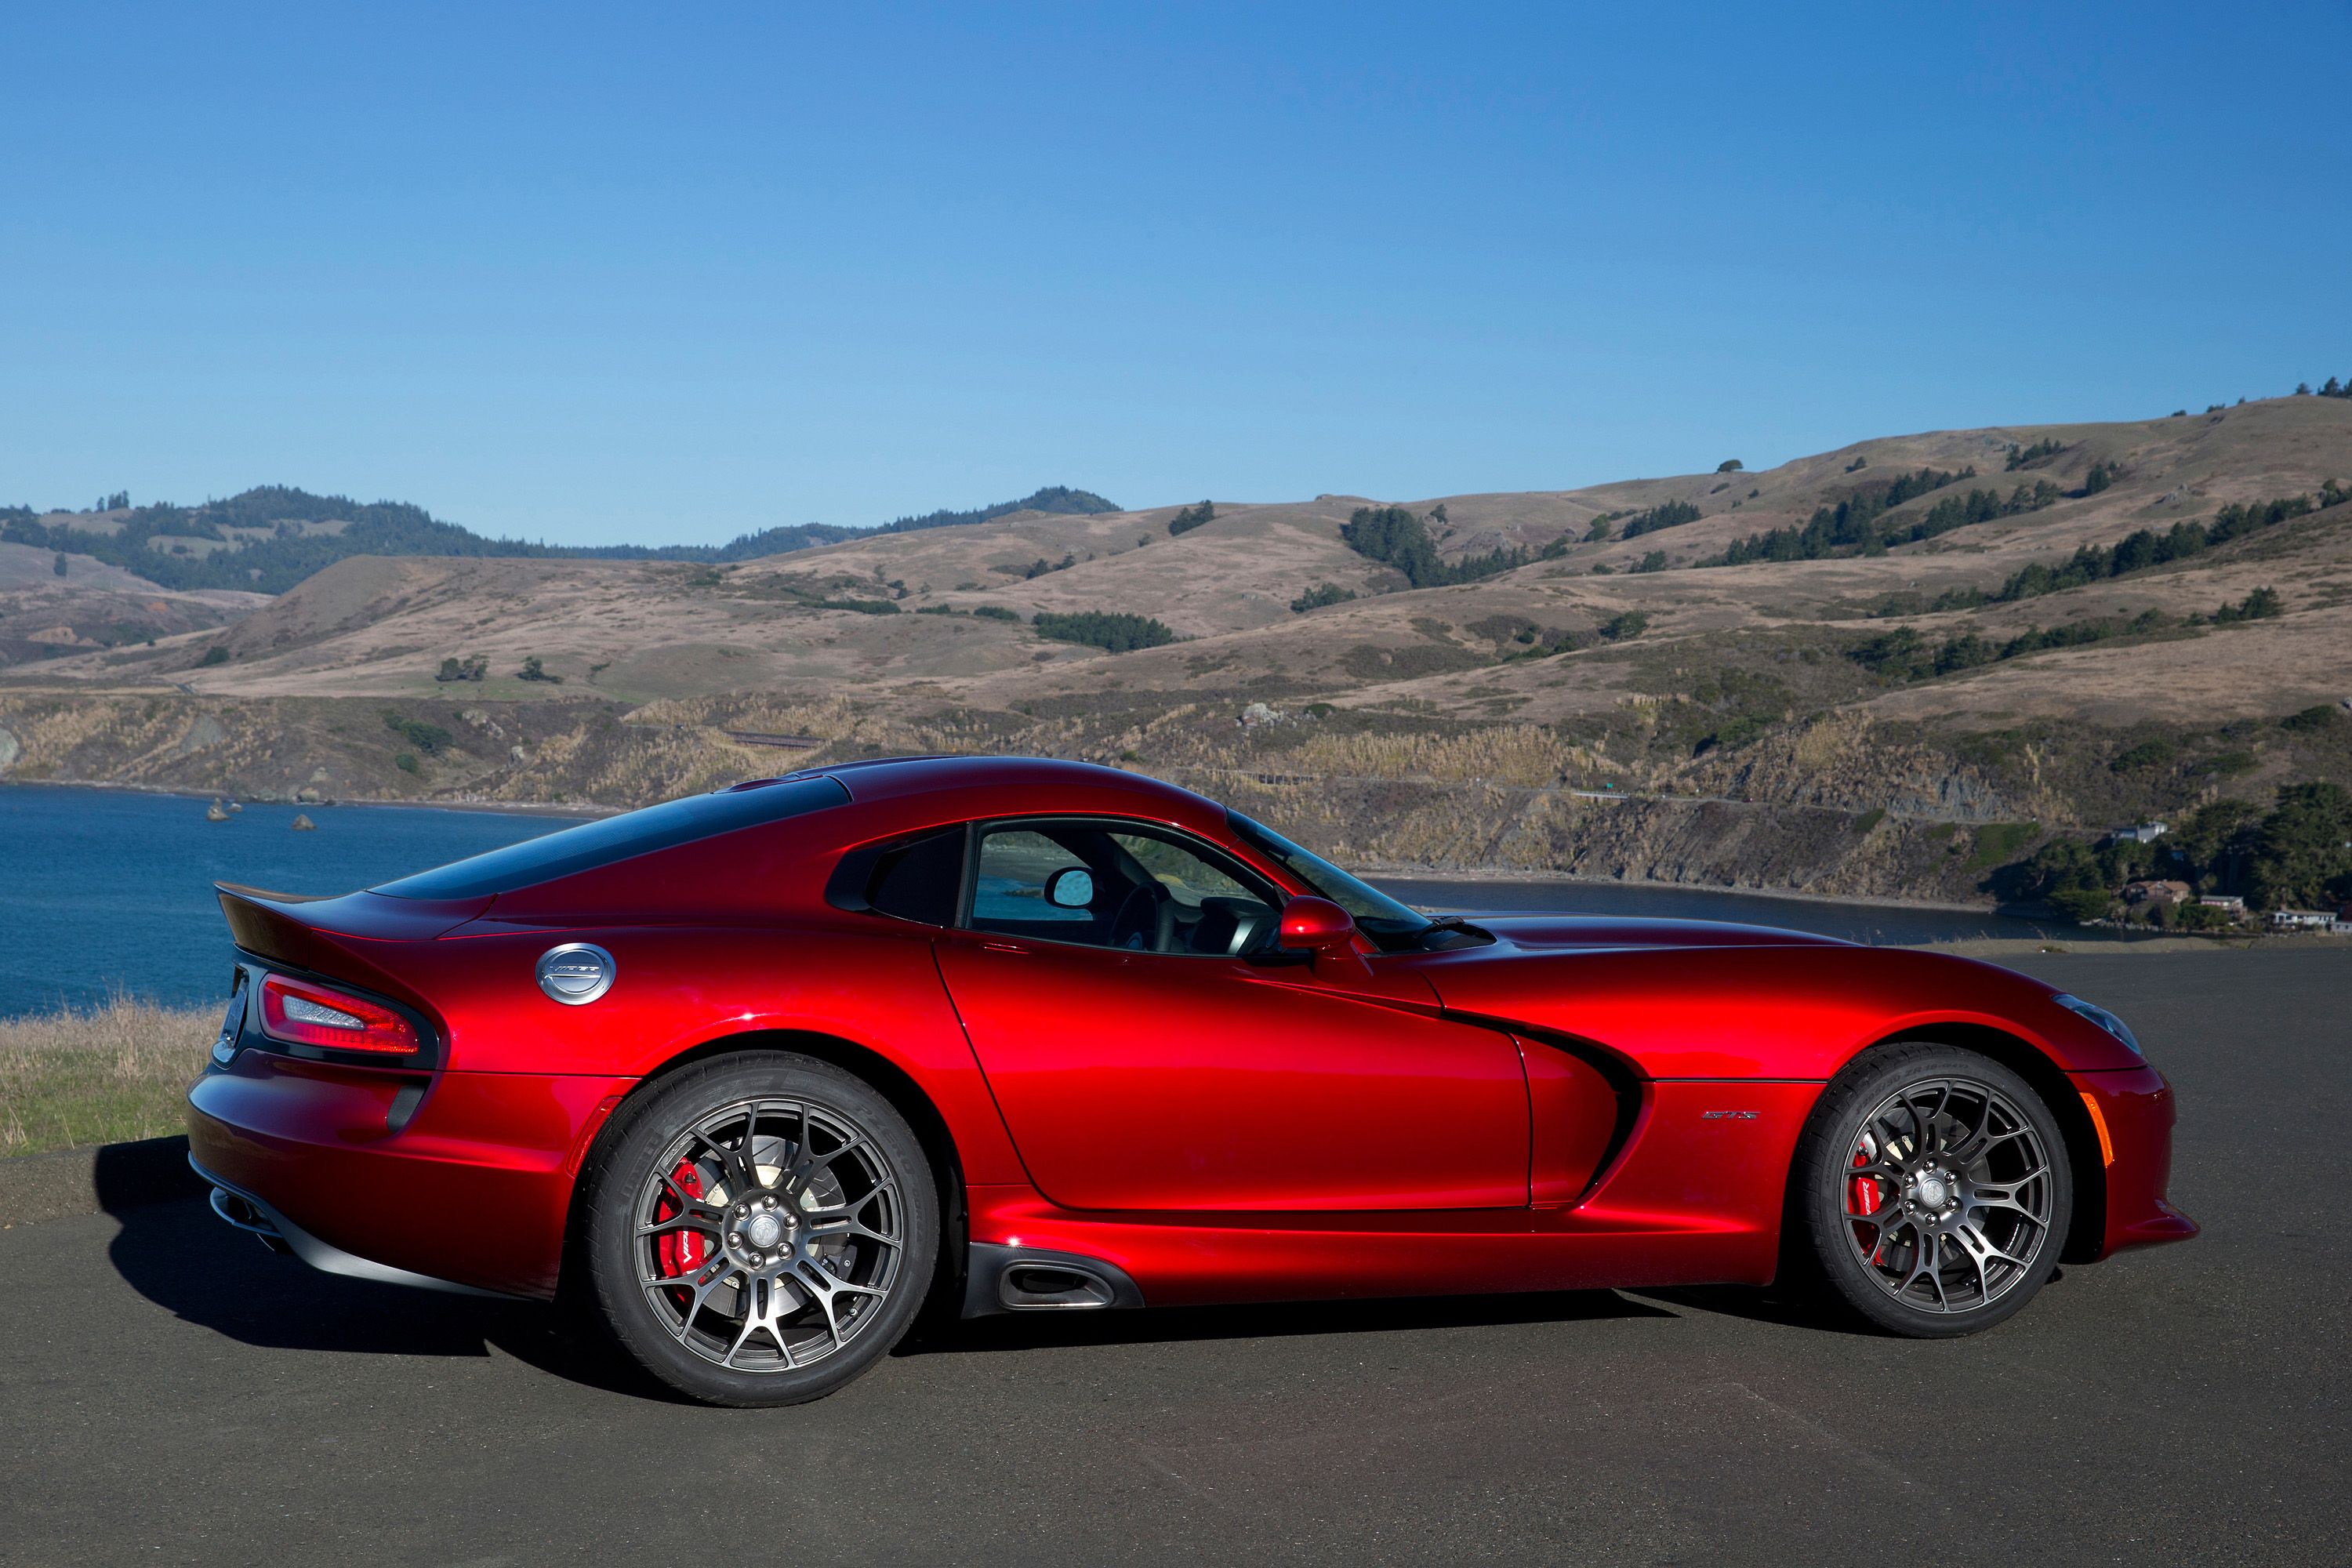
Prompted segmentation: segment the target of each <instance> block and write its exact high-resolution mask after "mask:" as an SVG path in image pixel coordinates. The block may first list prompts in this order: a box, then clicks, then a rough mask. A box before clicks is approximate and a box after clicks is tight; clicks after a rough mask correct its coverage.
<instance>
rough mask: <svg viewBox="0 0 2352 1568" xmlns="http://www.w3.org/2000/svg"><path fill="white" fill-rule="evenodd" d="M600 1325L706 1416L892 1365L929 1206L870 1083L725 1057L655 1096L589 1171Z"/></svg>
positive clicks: (819, 1067)
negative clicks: (710, 1408)
mask: <svg viewBox="0 0 2352 1568" xmlns="http://www.w3.org/2000/svg"><path fill="white" fill-rule="evenodd" d="M588 1203H589V1205H590V1208H589V1215H588V1226H587V1237H586V1240H587V1254H588V1256H587V1262H588V1271H589V1275H590V1279H591V1282H592V1284H593V1299H594V1302H595V1306H596V1310H597V1313H598V1315H599V1317H600V1318H601V1319H602V1320H603V1321H604V1325H605V1326H606V1327H607V1328H608V1329H609V1330H610V1331H611V1332H612V1335H613V1337H614V1339H615V1340H616V1341H618V1342H619V1343H620V1345H621V1347H622V1348H623V1349H624V1350H625V1351H627V1352H629V1354H630V1355H631V1356H633V1357H634V1358H635V1360H636V1361H637V1362H638V1363H641V1364H642V1365H644V1366H645V1368H646V1370H647V1371H649V1372H651V1373H653V1374H654V1375H655V1376H656V1377H657V1378H659V1379H661V1380H662V1381H663V1382H664V1383H666V1384H669V1385H670V1386H671V1387H673V1388H675V1389H677V1390H678V1391H679V1392H680V1393H683V1394H687V1395H688V1396H690V1397H692V1398H695V1399H698V1400H702V1401H704V1402H706V1403H709V1404H713V1405H797V1404H800V1403H802V1402H803V1401H805V1400H810V1399H816V1398H820V1397H822V1396H823V1395H824V1394H830V1393H832V1392H833V1391H834V1390H835V1389H836V1388H838V1387H840V1386H841V1385H842V1384H845V1383H847V1382H848V1381H849V1380H850V1379H851V1378H854V1377H856V1375H857V1374H858V1373H861V1372H864V1371H865V1370H866V1368H867V1367H868V1366H871V1365H872V1364H873V1363H875V1362H876V1361H877V1360H879V1359H880V1358H881V1357H882V1356H883V1355H885V1354H887V1353H888V1352H889V1350H890V1348H891V1347H892V1346H893V1345H895V1344H896V1343H897V1342H898V1339H899V1337H900V1336H901V1335H902V1334H904V1333H905V1332H906V1331H907V1327H908V1323H909V1322H911V1321H913V1319H914V1316H915V1313H916V1311H917V1310H918V1309H919V1307H920V1306H921V1305H922V1301H923V1298H924V1296H925V1294H926V1292H927V1291H928V1289H929V1285H930V1276H931V1268H932V1263H933V1260H934V1259H935V1258H936V1256H937V1254H938V1251H939V1240H940V1220H939V1199H938V1195H937V1191H936V1189H935V1187H934V1186H933V1184H932V1177H931V1171H930V1166H929V1162H928V1161H926V1160H925V1159H924V1157H923V1152H922V1146H921V1145H920V1144H919V1142H917V1141H916V1138H915V1135H914V1132H913V1131H912V1130H911V1129H910V1128H908V1125H907V1123H906V1121H905V1119H904V1118H902V1117H900V1116H899V1114H898V1111H897V1110H895V1109H894V1108H893V1107H892V1106H891V1104H890V1102H889V1101H888V1100H885V1099H884V1098H883V1097H882V1096H881V1095H880V1094H879V1093H877V1091H876V1090H875V1089H873V1088H872V1086H870V1085H868V1084H866V1083H865V1082H863V1081H862V1080H860V1079H856V1078H854V1077H852V1076H851V1075H849V1074H848V1073H845V1072H844V1071H842V1070H841V1069H840V1068H835V1067H833V1066H831V1065H830V1064H827V1063H824V1062H820V1061H816V1060H814V1059H812V1058H805V1057H797V1056H784V1055H765V1054H762V1055H759V1056H739V1057H727V1058H718V1059H716V1060H714V1061H711V1062H708V1063H704V1064H701V1065H698V1066H696V1067H692V1068H686V1069H684V1070H683V1071H681V1072H679V1073H678V1074H677V1076H676V1077H675V1078H674V1079H670V1080H669V1081H667V1082H666V1083H663V1084H661V1085H660V1086H659V1087H657V1088H656V1089H654V1090H653V1091H652V1092H651V1097H650V1098H649V1099H648V1100H646V1102H645V1103H644V1104H643V1105H642V1106H640V1107H638V1108H636V1109H635V1111H634V1113H633V1114H632V1115H631V1118H630V1121H629V1122H628V1124H627V1127H626V1130H625V1131H624V1132H623V1133H622V1134H621V1136H620V1137H619V1138H618V1140H617V1141H616V1142H614V1144H613V1145H612V1146H611V1148H610V1151H609V1152H608V1154H607V1155H606V1156H605V1157H604V1158H603V1159H602V1160H600V1162H599V1163H598V1165H597V1167H596V1169H595V1172H594V1173H593V1178H592V1183H591V1186H590V1189H589V1194H588Z"/></svg>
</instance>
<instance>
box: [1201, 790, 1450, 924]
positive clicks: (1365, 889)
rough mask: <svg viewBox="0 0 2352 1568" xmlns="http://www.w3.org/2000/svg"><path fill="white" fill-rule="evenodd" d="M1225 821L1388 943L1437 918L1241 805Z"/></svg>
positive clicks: (1284, 867) (1262, 853) (1259, 849)
mask: <svg viewBox="0 0 2352 1568" xmlns="http://www.w3.org/2000/svg"><path fill="white" fill-rule="evenodd" d="M1225 821H1226V823H1227V824H1228V825H1229V826H1231V827H1232V828H1233V830H1234V834H1235V835H1236V836H1238V837H1240V839H1241V841H1242V842H1243V843H1244V844H1246V845H1248V846H1249V847H1251V848H1253V849H1255V850H1256V851H1257V852H1258V853H1259V854H1261V855H1264V856H1265V857H1266V858H1268V859H1270V860H1272V861H1274V862H1275V863H1276V865H1279V866H1280V867H1282V868H1283V869H1285V870H1286V871H1288V872H1289V873H1290V874H1291V875H1292V876H1294V877H1296V878H1297V879H1299V880H1300V881H1302V882H1304V883H1306V884H1307V886H1308V887H1309V888H1311V889H1314V890H1315V891H1316V892H1318V893H1319V894H1321V895H1322V896H1323V897H1325V898H1327V899H1328V900H1331V901H1332V902H1333V903H1335V904H1337V905H1339V907H1340V908H1341V909H1343V910H1347V911H1348V912H1349V914H1351V915H1353V916H1355V917H1356V924H1357V926H1358V928H1359V929H1360V930H1361V931H1363V932H1364V933H1365V934H1366V935H1367V936H1370V938H1372V940H1373V941H1375V942H1380V943H1381V945H1382V946H1384V947H1385V946H1387V945H1388V944H1389V942H1391V941H1392V940H1393V939H1395V938H1398V937H1416V936H1419V935H1420V934H1421V933H1422V932H1423V931H1427V930H1428V929H1429V928H1430V926H1431V925H1432V924H1433V923H1434V922H1433V921H1431V920H1430V919H1429V917H1428V916H1426V915H1417V914H1415V913H1413V912H1412V910H1409V909H1407V908H1405V907H1404V906H1403V905H1402V904H1401V903H1398V902H1397V901H1396V900H1394V899H1391V898H1390V897H1389V896H1388V895H1387V894H1386V893H1383V892H1381V890H1380V889H1377V888H1374V887H1371V886H1369V885H1368V884H1366V883H1363V882H1360V881H1358V880H1357V879H1355V878H1353V877H1351V876H1349V875H1348V873H1347V872H1345V871H1342V870H1341V869H1339V867H1337V866H1334V865H1333V864H1331V862H1330V861H1328V860H1326V859H1324V858H1323V857H1321V856H1320V855H1317V854H1315V853H1313V852H1312V851H1310V850H1306V849H1301V848H1300V847H1298V846H1297V845H1296V844H1293V843H1292V842H1291V841H1290V840H1289V839H1287V838H1285V837H1283V836H1282V835H1281V834H1279V833H1276V832H1275V831H1274V830H1273V829H1272V828H1270V827H1267V826H1264V825H1263V824H1260V823H1255V822H1252V821H1251V820H1250V819H1249V818H1248V817H1246V816H1243V815H1242V814H1241V813H1240V812H1238V811H1228V812H1227V813H1225Z"/></svg>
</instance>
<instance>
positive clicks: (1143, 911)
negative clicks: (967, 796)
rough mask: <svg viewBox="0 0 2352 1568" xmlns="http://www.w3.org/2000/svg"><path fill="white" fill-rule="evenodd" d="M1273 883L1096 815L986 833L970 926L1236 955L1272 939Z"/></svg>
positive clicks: (1205, 851)
mask: <svg viewBox="0 0 2352 1568" xmlns="http://www.w3.org/2000/svg"><path fill="white" fill-rule="evenodd" d="M1278 901H1279V900H1278V899H1277V898H1276V894H1275V892H1274V890H1273V889H1270V888H1265V887H1262V886H1260V885H1258V883H1257V881H1256V879H1255V877H1252V876H1251V875H1250V873H1248V872H1246V871H1244V869H1243V868H1241V867H1240V866H1239V865H1238V864H1237V863H1234V862H1232V861H1230V860H1227V859H1226V858H1224V857H1223V856H1222V855H1219V854H1217V853H1216V852H1215V851H1214V850H1213V849H1211V848H1209V847H1206V846H1198V847H1196V846H1194V845H1192V844H1191V843H1189V842H1188V841H1185V840H1182V839H1180V838H1178V837H1172V836H1168V835H1163V834H1160V833H1155V832H1150V831H1130V830H1127V829H1123V828H1118V827H1114V826H1108V825H1106V824H1102V823H1088V822H1072V823H1054V822H1046V823H1035V822H1033V823H1024V824H1021V825H1019V826H1004V827H1000V828H992V829H989V830H987V831H985V832H983V833H982V836H981V841H980V867H979V878H978V880H977V882H976V884H975V887H974V889H973V895H972V910H971V925H972V927H973V928H974V929H975V930H979V931H1003V932H1006V933H1008V934H1013V935H1023V936H1033V937H1039V938H1043V939H1045V940H1047V941H1051V942H1084V943H1087V944H1088V945H1090V946H1096V947H1113V948H1123V949H1128V950H1131V951H1134V952H1167V953H1191V954H1198V955H1202V956H1213V957H1228V958H1230V957H1239V956H1241V955H1242V954H1244V953H1247V952H1255V951H1257V950H1259V949H1261V948H1265V947H1270V946H1272V945H1273V942H1274V937H1275V928H1276V923H1277V917H1276V905H1277V903H1278Z"/></svg>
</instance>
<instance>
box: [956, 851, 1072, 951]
mask: <svg viewBox="0 0 2352 1568" xmlns="http://www.w3.org/2000/svg"><path fill="white" fill-rule="evenodd" d="M1074 869H1075V870H1080V871H1084V870H1086V869H1087V863H1086V861H1085V860H1083V859H1081V858H1079V857H1078V856H1077V855H1076V854H1075V853H1074V852H1072V851H1071V850H1070V849H1069V848H1068V847H1065V846H1064V845H1062V844H1060V843H1058V842H1056V841H1055V839H1052V838H1048V837H1045V835H1044V834H1043V833H1038V832H1034V831H1032V830H1029V829H1025V828H1014V829H1002V828H1000V829H998V830H997V831H996V832H993V833H990V834H987V835H985V836H984V837H982V839H981V841H980V875H979V876H978V877H977V878H976V879H974V880H973V882H972V891H971V923H972V925H973V926H974V927H976V928H977V929H979V930H981V931H1021V930H1024V929H1026V928H1027V927H1029V926H1033V925H1052V926H1057V927H1070V926H1085V925H1091V924H1093V923H1094V919H1095V917H1094V913H1093V911H1092V910H1091V909H1090V908H1089V907H1087V904H1079V905H1076V906H1075V907H1074V906H1073V905H1072V904H1071V903H1070V902H1068V901H1067V894H1066V892H1065V889H1069V890H1075V889H1073V888H1072V884H1071V882H1070V879H1067V878H1065V879H1061V880H1059V881H1056V880H1055V872H1057V871H1068V870H1074ZM1048 883H1052V884H1053V885H1054V888H1055V891H1056V892H1064V893H1065V900H1066V901H1065V902H1063V903H1060V904H1056V903H1054V902H1051V901H1049V900H1047V898H1046V897H1045V889H1046V885H1047V884H1048ZM1090 901H1091V900H1089V902H1090ZM1051 934H1053V935H1055V936H1057V937H1061V938H1062V939H1063V940H1065V941H1073V942H1084V941H1086V940H1087V939H1086V938H1085V937H1084V936H1082V935H1078V934H1076V933H1075V932H1068V931H1055V932H1053V933H1051Z"/></svg>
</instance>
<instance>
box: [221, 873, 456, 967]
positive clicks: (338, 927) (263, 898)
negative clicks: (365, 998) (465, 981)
mask: <svg viewBox="0 0 2352 1568" xmlns="http://www.w3.org/2000/svg"><path fill="white" fill-rule="evenodd" d="M213 890H214V892H215V893H216V894H218V895H219V897H220V906H221V913H222V914H223V915H225V916H226V917H227V920H228V930H229V935H230V936H231V937H232V938H233V939H235V941H236V945H237V946H238V947H240V948H242V949H244V950H245V951H246V952H249V953H252V954H253V955H254V956H255V957H257V958H268V959H275V960H276V961H278V963H287V964H292V965H293V966H294V967H296V968H298V969H308V970H312V971H315V972H317V973H321V974H334V973H341V972H343V971H345V970H347V969H349V968H350V967H351V959H352V956H353V950H354V948H355V947H356V946H358V945H360V944H362V943H366V942H430V941H431V940H433V939H434V938H435V937H436V936H439V935H440V934H441V933H442V932H444V931H452V930H455V929H456V928H457V927H458V926H461V925H464V924H465V923H466V922H467V921H470V920H472V919H473V918H474V917H475V916H477V915H478V914H480V913H481V912H482V911H483V910H486V909H488V908H489V907H490V900H488V899H451V900H437V899H436V900H424V899H388V898H385V897H383V895H381V894H378V893H345V894H343V895H341V897H319V896H317V895H313V894H305V893H274V892H271V891H269V890H268V889H264V888H247V887H240V886H239V885H237V884H236V883H235V882H215V883H214V884H213ZM352 938H357V939H358V942H356V943H355V942H352V941H350V940H347V939H352ZM338 939H346V940H338ZM371 967H372V966H371ZM354 978H357V977H356V976H354Z"/></svg>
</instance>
